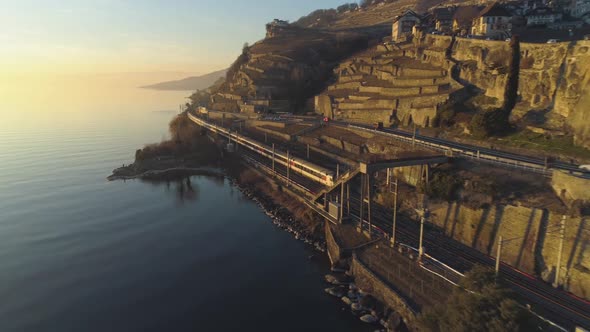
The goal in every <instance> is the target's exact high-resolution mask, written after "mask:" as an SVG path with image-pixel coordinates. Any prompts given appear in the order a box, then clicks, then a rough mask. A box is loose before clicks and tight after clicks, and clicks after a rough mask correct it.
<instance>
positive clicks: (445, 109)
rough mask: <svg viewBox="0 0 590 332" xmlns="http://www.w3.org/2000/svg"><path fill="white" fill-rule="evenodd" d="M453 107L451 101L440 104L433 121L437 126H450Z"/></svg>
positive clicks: (453, 116)
mask: <svg viewBox="0 0 590 332" xmlns="http://www.w3.org/2000/svg"><path fill="white" fill-rule="evenodd" d="M455 107H456V105H455V104H453V103H452V102H447V103H445V104H443V105H441V106H440V107H439V108H438V110H437V112H436V119H435V123H436V124H437V125H438V126H450V125H452V124H453V123H454V119H455Z"/></svg>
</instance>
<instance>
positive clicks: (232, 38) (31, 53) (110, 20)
mask: <svg viewBox="0 0 590 332" xmlns="http://www.w3.org/2000/svg"><path fill="white" fill-rule="evenodd" d="M344 2H345V1H344V0H274V1H273V0H256V1H242V0H209V1H205V0H193V1H188V0H176V1H173V0H170V1H163V0H158V1H156V0H141V1H140V0H15V1H12V0H0V75H1V74H2V73H4V75H10V74H12V75H20V74H26V73H36V74H39V73H49V74H51V73H61V74H63V73H68V74H112V73H148V72H167V73H177V74H178V75H180V74H181V73H192V74H197V73H199V74H205V73H208V72H211V71H214V70H218V69H223V68H226V67H228V66H229V64H231V62H233V60H234V59H235V58H236V57H237V55H238V54H239V52H240V51H241V48H242V45H243V44H244V43H245V42H248V43H253V42H255V41H257V40H260V39H262V38H264V34H265V27H264V25H265V24H266V23H267V22H269V21H271V20H272V19H273V18H280V19H287V20H291V21H293V20H296V19H297V18H299V17H301V16H303V15H306V14H308V13H309V12H311V11H313V10H315V9H319V8H333V7H336V6H338V5H340V4H342V3H344Z"/></svg>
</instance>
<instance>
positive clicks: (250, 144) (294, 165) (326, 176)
mask: <svg viewBox="0 0 590 332" xmlns="http://www.w3.org/2000/svg"><path fill="white" fill-rule="evenodd" d="M189 118H190V119H191V120H193V121H194V122H196V123H198V124H200V125H202V126H205V127H207V128H209V129H211V130H213V131H215V132H219V133H221V134H223V135H225V136H226V137H228V138H229V139H230V140H231V141H233V142H235V143H237V144H240V145H241V146H243V147H245V148H248V149H250V150H252V151H254V152H256V153H258V154H260V155H263V156H265V157H267V158H269V159H273V156H274V160H275V163H278V164H281V165H283V166H285V167H286V166H287V165H290V171H291V172H295V173H298V174H301V175H303V176H305V177H306V178H308V179H311V180H314V181H316V182H319V183H321V184H323V185H325V186H328V187H332V186H334V172H333V171H331V170H328V169H326V168H323V167H321V166H318V165H315V164H312V163H310V162H308V161H306V160H303V159H300V158H297V157H294V156H289V158H287V154H286V153H284V152H282V151H276V150H275V151H274V152H273V149H272V148H271V147H269V146H268V145H266V144H263V143H260V142H257V141H255V140H253V139H251V138H248V137H246V136H243V135H240V134H238V133H235V132H231V131H230V130H229V129H227V128H223V127H219V126H216V125H212V124H209V123H207V122H205V121H203V120H201V119H199V118H197V117H195V116H194V115H192V114H189Z"/></svg>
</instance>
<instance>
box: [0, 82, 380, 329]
mask: <svg viewBox="0 0 590 332" xmlns="http://www.w3.org/2000/svg"><path fill="white" fill-rule="evenodd" d="M117 93H118V95H117V97H116V98H112V100H110V101H109V102H108V103H105V102H104V100H102V101H101V102H102V104H100V107H99V106H97V105H96V104H92V100H87V101H86V102H87V103H88V105H87V106H84V103H76V104H75V105H72V104H68V102H67V101H65V102H62V103H61V105H52V106H48V105H38V107H36V108H35V109H33V108H30V109H26V107H23V108H19V107H18V105H16V104H11V105H10V108H9V109H7V106H5V107H4V108H3V109H2V108H0V331H3V332H6V331H60V332H67V331H213V330H215V331H235V330H242V331H314V330H317V331H365V330H366V331H369V330H372V329H371V328H369V327H367V326H365V325H362V323H360V322H359V321H358V319H357V318H354V317H352V316H351V314H350V313H348V312H347V311H345V310H343V305H342V304H340V303H339V301H338V300H336V299H334V298H331V297H328V296H327V295H325V293H324V291H323V289H324V288H325V287H326V285H325V284H324V283H323V275H324V274H325V273H327V263H326V259H325V258H324V257H323V256H321V255H320V254H317V253H315V252H314V251H312V250H311V249H309V248H307V247H306V246H305V245H304V244H303V243H301V242H299V241H296V240H295V239H293V238H292V237H291V235H289V234H288V233H286V232H283V231H281V230H279V229H277V228H275V227H274V226H273V225H272V223H271V221H270V219H269V218H268V217H267V216H266V215H265V214H264V213H263V212H262V211H261V210H260V209H259V208H258V207H257V206H256V205H255V204H254V203H253V202H251V201H250V200H248V199H246V198H245V197H243V195H242V194H241V193H240V192H239V191H237V190H236V189H235V188H233V187H232V186H231V185H230V184H229V182H228V181H227V180H221V179H215V178H208V177H193V178H191V183H190V185H191V188H192V190H187V187H186V184H185V185H184V187H183V188H184V189H185V190H184V191H181V190H179V188H180V187H179V186H180V184H179V183H171V184H169V185H166V184H160V185H157V184H150V183H145V182H141V181H127V182H107V181H106V179H105V178H106V176H107V175H109V174H110V172H111V170H112V169H113V168H115V167H118V166H120V165H121V164H123V163H129V162H130V161H131V157H132V156H133V154H134V151H135V149H137V148H139V147H141V146H142V145H143V144H144V143H147V142H154V141H159V140H160V139H162V138H163V137H165V136H166V126H167V122H168V121H169V120H170V119H171V117H172V116H173V115H174V112H164V111H163V110H175V109H178V106H177V105H178V104H179V103H182V102H183V100H182V98H183V97H185V96H186V95H187V93H176V92H174V93H171V92H153V91H141V92H137V91H135V90H134V92H133V94H131V95H132V96H133V98H137V96H138V95H142V96H143V95H145V96H149V97H145V98H149V99H148V100H150V102H149V103H147V102H145V99H142V100H143V101H144V103H143V104H142V103H137V104H134V103H133V102H130V101H123V100H122V98H123V97H121V96H122V94H124V93H123V92H121V91H120V90H119V91H118V92H117ZM105 96H107V97H108V96H109V94H108V93H106V94H105ZM119 99H121V101H119ZM77 100H78V99H77ZM79 100H83V98H79ZM30 106H31V105H29V107H30ZM0 107H2V105H1V104H0ZM181 192H183V193H184V194H183V195H180V193H181ZM310 256H311V258H310Z"/></svg>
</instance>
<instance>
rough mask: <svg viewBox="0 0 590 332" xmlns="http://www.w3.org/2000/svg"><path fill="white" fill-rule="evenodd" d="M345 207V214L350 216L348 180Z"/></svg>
mask: <svg viewBox="0 0 590 332" xmlns="http://www.w3.org/2000/svg"><path fill="white" fill-rule="evenodd" d="M349 181H350V180H349ZM346 209H347V215H348V216H350V182H347V183H346Z"/></svg>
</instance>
